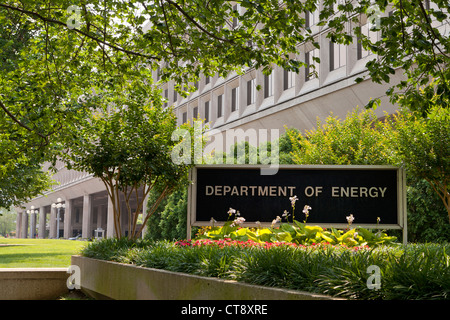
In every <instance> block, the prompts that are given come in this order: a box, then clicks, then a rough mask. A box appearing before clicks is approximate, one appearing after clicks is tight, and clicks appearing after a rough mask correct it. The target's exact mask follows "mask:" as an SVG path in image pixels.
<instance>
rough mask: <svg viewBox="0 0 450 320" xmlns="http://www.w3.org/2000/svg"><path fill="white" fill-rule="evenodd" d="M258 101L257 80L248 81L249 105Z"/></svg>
mask: <svg viewBox="0 0 450 320" xmlns="http://www.w3.org/2000/svg"><path fill="white" fill-rule="evenodd" d="M255 101H256V79H251V80H249V81H247V105H251V104H253V103H255Z"/></svg>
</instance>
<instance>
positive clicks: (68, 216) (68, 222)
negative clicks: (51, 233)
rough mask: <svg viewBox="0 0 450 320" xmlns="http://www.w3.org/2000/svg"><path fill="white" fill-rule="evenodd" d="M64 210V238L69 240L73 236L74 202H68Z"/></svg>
mask: <svg viewBox="0 0 450 320" xmlns="http://www.w3.org/2000/svg"><path fill="white" fill-rule="evenodd" d="M65 204H66V208H65V210H64V238H66V239H68V238H70V237H72V236H73V234H72V200H66V202H65Z"/></svg>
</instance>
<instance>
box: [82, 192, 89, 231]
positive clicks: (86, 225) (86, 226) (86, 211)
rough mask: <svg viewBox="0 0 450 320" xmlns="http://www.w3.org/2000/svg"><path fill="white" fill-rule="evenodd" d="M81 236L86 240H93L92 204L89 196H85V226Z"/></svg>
mask: <svg viewBox="0 0 450 320" xmlns="http://www.w3.org/2000/svg"><path fill="white" fill-rule="evenodd" d="M81 234H82V235H81V236H82V237H83V238H85V239H88V238H92V204H91V196H90V195H89V194H85V195H84V196H83V224H82V229H81Z"/></svg>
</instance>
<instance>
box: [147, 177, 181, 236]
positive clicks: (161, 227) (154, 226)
mask: <svg viewBox="0 0 450 320" xmlns="http://www.w3.org/2000/svg"><path fill="white" fill-rule="evenodd" d="M151 196H153V194H152V195H151ZM151 201H152V199H149V202H150V203H151ZM186 219H187V188H186V187H184V186H182V187H180V188H179V189H177V190H176V191H174V193H172V194H171V195H170V196H169V197H167V199H166V201H165V202H164V203H162V204H161V205H160V206H159V207H158V209H157V210H156V211H155V213H154V214H153V216H152V217H150V219H149V222H148V231H147V233H146V234H145V238H146V239H149V240H163V239H166V240H176V239H184V238H186V232H187V226H186Z"/></svg>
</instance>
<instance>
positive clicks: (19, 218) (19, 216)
mask: <svg viewBox="0 0 450 320" xmlns="http://www.w3.org/2000/svg"><path fill="white" fill-rule="evenodd" d="M21 235H22V212H17V217H16V239H19V238H20V237H21Z"/></svg>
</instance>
